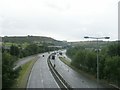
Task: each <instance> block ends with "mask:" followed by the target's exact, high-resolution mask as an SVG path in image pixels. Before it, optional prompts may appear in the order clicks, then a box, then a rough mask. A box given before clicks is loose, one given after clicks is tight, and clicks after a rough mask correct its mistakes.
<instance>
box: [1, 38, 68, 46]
mask: <svg viewBox="0 0 120 90" xmlns="http://www.w3.org/2000/svg"><path fill="white" fill-rule="evenodd" d="M2 41H3V42H11V43H25V42H27V43H49V44H51V45H62V46H63V45H65V44H66V43H64V42H63V41H58V40H55V39H53V38H51V37H43V36H11V37H8V36H6V37H2Z"/></svg>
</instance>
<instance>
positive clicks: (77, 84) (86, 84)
mask: <svg viewBox="0 0 120 90" xmlns="http://www.w3.org/2000/svg"><path fill="white" fill-rule="evenodd" d="M64 54H65V53H64ZM63 56H64V55H63ZM51 62H52V64H53V65H54V63H55V65H56V67H55V69H56V70H57V71H58V72H59V73H60V74H61V75H62V77H63V78H64V79H65V80H66V81H67V82H68V83H69V84H70V86H71V87H72V88H97V81H96V80H93V79H91V78H89V77H86V76H84V75H83V74H80V73H78V72H76V71H74V70H73V69H72V68H70V67H69V66H67V65H66V64H64V63H63V62H62V61H61V60H59V58H58V55H56V59H55V61H54V60H51ZM98 87H99V88H109V87H107V86H106V85H103V84H99V85H98Z"/></svg>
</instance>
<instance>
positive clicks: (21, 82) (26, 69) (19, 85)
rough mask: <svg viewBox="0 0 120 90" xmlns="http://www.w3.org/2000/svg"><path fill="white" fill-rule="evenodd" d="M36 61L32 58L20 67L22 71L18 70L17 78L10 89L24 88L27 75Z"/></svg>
mask: <svg viewBox="0 0 120 90" xmlns="http://www.w3.org/2000/svg"><path fill="white" fill-rule="evenodd" d="M36 60H37V58H34V59H33V60H30V61H29V62H27V63H26V64H24V65H23V66H22V67H21V68H22V69H21V70H20V72H19V76H18V78H17V79H16V82H15V84H14V85H13V87H12V88H26V86H27V81H28V78H29V74H30V72H31V69H32V67H33V65H34V63H35V62H36Z"/></svg>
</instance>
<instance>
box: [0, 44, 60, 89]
mask: <svg viewBox="0 0 120 90" xmlns="http://www.w3.org/2000/svg"><path fill="white" fill-rule="evenodd" d="M55 49H58V48H50V47H48V46H47V45H46V44H44V45H42V46H39V45H37V44H34V43H31V44H29V45H28V46H26V47H25V48H23V47H22V46H20V45H19V46H16V45H11V46H10V49H5V48H4V47H2V88H10V87H11V86H12V85H13V84H14V83H15V79H16V78H17V77H18V75H19V71H20V68H18V69H16V70H15V71H14V70H13V67H14V63H15V62H16V61H17V60H18V59H19V58H23V57H26V56H30V55H34V54H38V53H43V52H47V51H52V50H55Z"/></svg>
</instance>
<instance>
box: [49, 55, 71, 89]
mask: <svg viewBox="0 0 120 90" xmlns="http://www.w3.org/2000/svg"><path fill="white" fill-rule="evenodd" d="M52 55H53V54H51V55H50V56H49V57H48V60H47V62H48V66H49V68H50V70H51V73H52V74H54V75H56V77H57V79H58V80H59V81H60V82H61V84H62V85H63V87H62V88H66V89H67V90H72V87H71V86H70V85H69V84H68V82H66V81H65V80H64V79H63V77H62V76H61V75H60V73H58V71H57V70H56V69H55V67H54V66H53V65H52V63H51V61H50V57H51V56H52ZM60 88H61V87H60Z"/></svg>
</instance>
